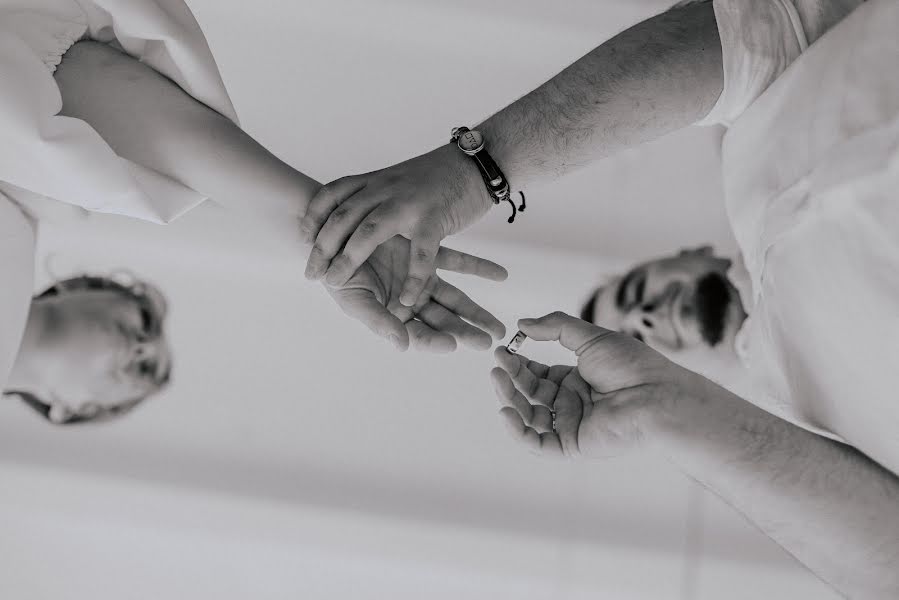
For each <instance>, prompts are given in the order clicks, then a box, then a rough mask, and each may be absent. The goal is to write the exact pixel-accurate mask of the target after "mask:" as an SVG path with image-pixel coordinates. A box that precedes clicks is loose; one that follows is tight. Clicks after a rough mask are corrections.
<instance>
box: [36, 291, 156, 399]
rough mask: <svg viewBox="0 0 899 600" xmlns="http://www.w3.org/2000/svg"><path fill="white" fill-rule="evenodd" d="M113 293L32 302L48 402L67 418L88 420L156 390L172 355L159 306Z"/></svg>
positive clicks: (151, 299) (150, 297) (150, 294)
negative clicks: (38, 320)
mask: <svg viewBox="0 0 899 600" xmlns="http://www.w3.org/2000/svg"><path fill="white" fill-rule="evenodd" d="M145 298H146V299H147V302H138V301H136V300H135V299H133V298H130V297H128V296H126V295H125V294H122V293H120V292H118V291H115V290H76V291H70V292H66V293H62V294H60V295H59V296H52V297H48V298H42V299H39V300H36V301H35V305H36V309H35V310H34V312H35V313H36V314H38V315H40V317H41V318H42V320H43V323H42V327H41V332H42V333H41V335H40V337H39V338H38V341H37V343H36V344H35V346H34V348H33V349H32V352H33V354H34V357H33V358H34V360H33V364H35V365H37V367H36V368H37V370H38V374H37V375H38V378H39V380H40V381H41V386H42V387H43V388H44V390H45V392H46V393H47V395H48V397H47V398H45V400H46V401H49V402H51V404H53V405H54V409H55V410H56V411H57V413H58V412H59V411H63V412H64V413H65V417H69V416H75V415H77V416H83V417H90V416H91V415H92V414H94V413H96V412H99V411H100V410H102V409H103V408H110V407H115V406H118V405H122V404H124V403H128V402H129V401H131V400H135V399H137V398H141V397H143V396H146V395H148V394H149V393H152V392H154V391H156V390H158V389H159V388H160V387H161V386H162V385H163V384H164V383H165V382H166V380H167V379H168V374H169V369H170V364H171V363H170V361H171V356H170V352H169V348H168V346H167V344H166V343H165V340H164V338H163V337H162V335H161V334H160V325H161V323H160V322H159V321H160V320H161V319H162V318H163V315H164V311H165V301H164V299H163V298H162V296H161V294H159V293H158V292H157V291H156V290H154V289H148V290H147V294H146V296H145Z"/></svg>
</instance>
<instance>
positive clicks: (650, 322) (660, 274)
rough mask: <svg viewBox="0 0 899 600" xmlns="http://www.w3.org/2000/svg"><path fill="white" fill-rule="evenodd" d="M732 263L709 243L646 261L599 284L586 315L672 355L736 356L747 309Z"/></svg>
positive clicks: (587, 307)
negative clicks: (730, 275) (729, 276)
mask: <svg viewBox="0 0 899 600" xmlns="http://www.w3.org/2000/svg"><path fill="white" fill-rule="evenodd" d="M729 267H730V261H729V260H727V259H724V258H719V257H716V256H714V255H713V254H712V251H711V248H709V247H703V248H698V249H696V250H685V251H682V252H681V253H680V254H678V255H676V256H671V257H667V258H661V259H657V260H652V261H649V262H646V263H643V264H641V265H638V266H636V267H634V268H633V269H631V270H630V271H628V272H627V273H625V274H624V275H621V276H618V277H615V278H614V279H612V280H611V281H609V282H608V283H607V284H606V285H604V286H603V287H602V288H600V289H599V290H598V291H597V293H596V295H595V296H594V297H593V298H592V299H591V301H590V302H589V303H588V304H587V306H585V307H584V313H585V314H583V315H582V317H584V318H585V320H588V321H592V322H593V323H596V324H597V325H600V326H602V327H605V328H607V329H614V330H617V331H622V332H624V333H627V334H629V335H632V336H634V337H635V338H637V339H639V340H641V341H643V342H645V343H646V344H648V345H649V346H651V347H653V348H655V349H656V350H659V351H660V352H662V353H663V354H666V355H667V356H669V357H671V358H673V359H676V357H677V356H678V354H684V355H686V354H688V353H693V354H695V353H696V352H697V351H700V352H702V351H706V352H708V351H712V352H714V353H716V354H719V353H720V354H724V353H727V354H732V355H734V356H735V353H734V348H733V343H734V337H735V336H736V334H737V331H739V328H740V325H741V324H742V323H743V320H744V319H745V318H746V313H745V311H744V310H743V306H742V304H741V302H740V297H739V294H738V292H737V290H736V288H735V287H734V286H733V285H732V284H731V282H730V281H729V280H728V279H727V270H728V268H729Z"/></svg>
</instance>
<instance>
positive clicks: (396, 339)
mask: <svg viewBox="0 0 899 600" xmlns="http://www.w3.org/2000/svg"><path fill="white" fill-rule="evenodd" d="M387 339H389V340H390V343H391V344H393V347H394V348H396V349H397V350H402V349H403V345H402V343H401V342H400V338H399V336H396V335H393V334H391V335H389V336H387Z"/></svg>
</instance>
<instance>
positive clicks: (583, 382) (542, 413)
mask: <svg viewBox="0 0 899 600" xmlns="http://www.w3.org/2000/svg"><path fill="white" fill-rule="evenodd" d="M518 326H519V328H520V329H521V331H523V332H524V333H525V334H526V335H527V336H528V337H529V338H531V339H534V340H538V341H558V342H559V343H561V344H562V345H563V346H564V347H565V348H568V349H569V350H573V351H574V352H575V354H576V355H577V366H576V367H572V366H567V365H555V366H552V367H548V366H546V365H542V364H540V363H537V362H534V361H530V360H527V359H526V358H525V357H524V356H521V355H520V354H517V355H515V354H510V353H509V352H507V351H506V349H505V348H504V347H499V348H497V350H496V353H495V356H496V361H497V363H498V364H499V367H498V368H495V369H493V371H492V372H491V376H492V378H493V382H494V386H495V389H496V394H497V396H498V397H499V399H500V402H501V403H502V404H503V408H502V409H501V410H500V413H501V415H502V416H503V418H504V420H505V421H506V423H507V424H508V425H509V429H510V430H511V431H512V433H513V435H514V436H515V437H516V438H517V439H518V440H519V441H520V442H521V443H523V444H524V445H526V446H528V447H529V448H530V449H531V450H532V451H535V452H537V453H546V454H557V455H565V456H580V455H584V456H590V457H608V456H615V455H618V454H621V453H623V452H625V451H627V450H629V449H631V448H633V447H635V446H639V445H641V444H643V443H645V442H647V441H652V437H653V433H654V431H655V430H656V429H657V428H658V427H660V426H662V424H663V423H664V420H665V417H666V415H667V414H670V411H671V406H672V404H673V403H674V402H675V401H676V400H677V399H678V398H679V397H682V396H684V395H685V394H689V393H691V390H693V388H694V387H695V386H696V378H697V377H698V376H696V375H695V374H694V373H692V372H690V371H688V370H686V369H684V368H682V367H680V366H678V365H676V364H675V363H673V362H671V361H670V360H668V359H667V358H665V357H664V356H662V355H661V354H659V353H658V352H656V351H655V350H653V349H652V348H650V347H649V346H647V345H645V344H643V343H642V342H639V341H637V340H636V339H634V338H632V337H630V336H627V335H625V334H622V333H618V332H614V331H609V330H607V329H603V328H601V327H597V326H595V325H592V324H590V323H587V322H585V321H581V320H580V319H576V318H574V317H572V316H569V315H566V314H564V313H560V312H557V313H552V314H549V315H546V316H544V317H541V318H539V319H522V320H521V321H519V323H518ZM552 411H554V412H555V421H556V427H555V431H553V428H552V422H553V414H552Z"/></svg>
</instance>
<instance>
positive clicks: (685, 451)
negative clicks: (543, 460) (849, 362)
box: [491, 313, 899, 599]
mask: <svg viewBox="0 0 899 600" xmlns="http://www.w3.org/2000/svg"><path fill="white" fill-rule="evenodd" d="M518 326H519V328H520V329H521V330H522V331H523V332H524V333H525V334H527V335H528V337H529V338H531V339H532V340H537V341H558V342H559V343H560V344H562V346H564V347H565V348H568V349H569V350H572V351H574V352H575V354H576V356H577V365H576V366H568V365H555V366H546V365H542V364H539V363H536V362H534V361H530V360H528V359H527V357H525V356H523V355H521V354H518V355H511V354H509V353H508V352H506V350H505V349H504V348H503V347H500V348H498V349H497V350H496V352H495V358H496V362H497V365H498V366H497V367H496V368H495V369H493V371H492V372H491V378H492V380H493V383H494V388H495V390H496V394H497V397H498V398H499V401H500V405H501V407H502V408H501V409H500V413H501V416H502V418H503V421H504V422H505V423H506V425H507V428H508V429H509V431H510V432H511V433H512V435H513V437H514V439H515V440H517V441H518V442H519V443H520V444H521V445H522V446H524V447H526V448H528V449H529V450H531V451H532V452H534V453H537V454H544V455H550V456H557V457H562V456H567V457H592V458H605V457H609V456H615V455H619V454H622V453H624V452H629V451H635V450H637V449H640V448H642V449H646V450H649V451H651V452H654V453H656V454H657V455H658V456H660V457H661V458H663V459H666V460H669V461H671V462H672V463H673V464H674V465H676V466H677V467H678V468H680V469H681V470H683V471H684V472H685V473H686V474H687V475H689V476H690V477H693V478H694V479H695V480H697V481H698V482H700V483H701V484H702V485H704V486H705V487H707V488H708V489H710V490H712V491H714V492H715V493H716V494H718V495H719V496H720V497H721V498H723V499H724V500H725V501H726V502H728V503H729V504H731V506H733V507H734V508H735V509H737V510H738V511H740V512H741V513H743V514H744V515H745V516H746V517H747V518H749V519H750V520H751V521H752V522H753V523H755V524H756V525H757V526H758V527H759V528H760V529H761V530H762V531H764V532H765V533H766V534H767V535H768V536H770V537H771V538H772V539H774V540H775V541H776V542H778V543H779V544H780V545H781V546H783V548H785V549H786V550H787V551H788V552H790V553H791V554H792V555H793V556H795V557H796V558H797V559H798V560H799V561H801V562H802V563H803V564H805V565H806V566H807V567H808V568H809V569H811V570H812V571H813V572H814V573H815V574H817V575H818V576H819V577H820V578H821V579H823V580H824V581H826V582H828V583H829V584H831V585H832V586H833V587H834V588H835V589H837V590H838V591H840V592H841V593H843V594H845V595H846V596H847V597H851V598H878V599H879V598H883V599H886V598H896V597H899V573H897V570H896V564H897V563H899V478H897V477H896V476H895V475H894V474H893V473H891V472H890V471H888V470H886V469H884V468H883V467H881V466H880V465H878V464H877V463H875V462H874V461H872V460H870V459H869V458H867V457H865V456H864V455H863V454H861V453H860V452H858V451H857V450H855V449H854V448H851V447H848V446H845V445H842V444H839V443H837V442H834V441H832V440H829V439H826V438H823V437H820V436H817V435H814V434H812V433H810V432H808V431H805V430H803V429H800V428H799V427H796V426H794V425H792V424H790V423H787V422H786V421H783V420H781V419H778V418H776V417H774V416H772V415H770V414H768V413H766V412H765V411H763V410H761V409H759V408H757V407H755V406H753V405H751V404H749V403H748V402H746V401H744V400H743V399H741V398H739V397H738V396H735V395H734V394H732V393H730V392H728V391H727V390H725V389H724V388H722V387H720V386H718V385H716V384H714V383H712V382H711V381H709V380H708V379H706V378H704V377H702V376H700V375H697V374H696V373H693V372H691V371H688V370H687V369H684V368H683V367H680V366H678V365H677V364H675V363H674V362H672V361H670V360H668V359H667V358H665V357H664V356H663V355H662V354H660V353H658V352H657V351H655V350H653V349H652V348H650V347H649V346H647V345H645V344H643V343H641V342H639V341H637V340H635V339H634V338H633V337H631V336H628V335H625V334H623V333H618V332H613V331H609V330H607V329H603V328H601V327H598V326H595V325H592V324H589V323H586V322H584V321H581V320H580V319H576V318H574V317H571V316H569V315H565V314H564V313H552V314H550V315H546V316H544V317H541V318H539V319H525V320H522V321H519V323H518ZM550 410H555V412H556V431H555V432H553V431H552V430H551V424H552V417H551V413H550Z"/></svg>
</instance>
